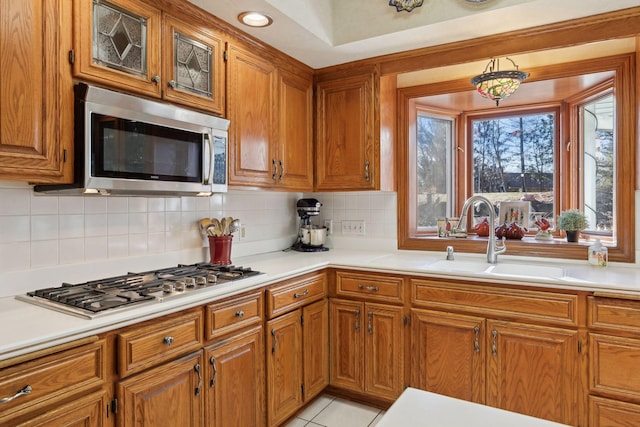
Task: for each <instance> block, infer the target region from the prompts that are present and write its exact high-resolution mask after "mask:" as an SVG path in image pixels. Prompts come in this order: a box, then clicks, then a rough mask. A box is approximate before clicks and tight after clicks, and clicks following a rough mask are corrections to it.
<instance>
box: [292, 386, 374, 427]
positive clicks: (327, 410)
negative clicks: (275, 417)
mask: <svg viewBox="0 0 640 427" xmlns="http://www.w3.org/2000/svg"><path fill="white" fill-rule="evenodd" d="M382 415H384V411H382V410H380V409H377V408H372V407H371V406H367V405H363V404H361V403H355V402H351V401H349V400H345V399H341V398H339V397H335V396H331V395H329V394H322V395H320V396H319V397H317V398H316V399H315V400H314V401H313V402H311V404H309V406H307V407H306V408H304V409H303V410H302V411H300V412H299V413H298V414H296V417H295V418H293V419H292V420H291V421H289V422H288V423H287V424H285V425H284V426H283V427H303V426H308V427H373V426H375V425H376V424H377V423H378V420H380V418H381V417H382Z"/></svg>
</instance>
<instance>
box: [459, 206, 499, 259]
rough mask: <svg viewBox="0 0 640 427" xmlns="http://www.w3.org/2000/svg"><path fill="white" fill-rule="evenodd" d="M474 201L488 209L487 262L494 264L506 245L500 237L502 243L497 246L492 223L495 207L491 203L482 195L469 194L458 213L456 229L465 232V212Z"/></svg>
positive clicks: (493, 221) (494, 216) (494, 217)
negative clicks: (458, 219)
mask: <svg viewBox="0 0 640 427" xmlns="http://www.w3.org/2000/svg"><path fill="white" fill-rule="evenodd" d="M476 203H484V204H485V205H486V206H487V208H488V209H489V242H488V243H487V262H488V263H489V264H495V263H497V262H498V255H500V254H503V253H505V252H506V251H507V245H506V244H505V243H504V237H503V238H502V245H500V246H498V243H497V242H496V232H495V230H494V226H495V225H494V223H495V219H496V212H495V208H494V207H493V203H491V202H490V201H489V199H487V198H486V197H484V196H477V195H476V196H471V197H469V198H468V199H467V200H466V201H465V202H464V206H462V212H461V213H460V221H459V222H458V229H459V230H461V231H465V232H466V228H467V212H468V211H469V209H470V208H471V207H472V206H474V205H475V204H476Z"/></svg>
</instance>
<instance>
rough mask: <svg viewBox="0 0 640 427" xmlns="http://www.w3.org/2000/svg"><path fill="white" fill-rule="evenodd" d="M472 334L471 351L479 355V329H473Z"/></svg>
mask: <svg viewBox="0 0 640 427" xmlns="http://www.w3.org/2000/svg"><path fill="white" fill-rule="evenodd" d="M473 334H474V335H475V338H474V340H473V349H474V351H475V352H476V353H480V328H479V327H478V326H476V327H475V328H473Z"/></svg>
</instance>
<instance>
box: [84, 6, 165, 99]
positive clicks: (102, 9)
mask: <svg viewBox="0 0 640 427" xmlns="http://www.w3.org/2000/svg"><path fill="white" fill-rule="evenodd" d="M161 19H162V13H161V11H160V10H159V9H156V8H154V7H153V6H151V5H150V4H149V3H148V2H144V1H141V0H109V1H104V0H97V1H96V0H75V1H74V52H75V56H76V58H75V60H74V64H73V72H74V75H75V76H76V77H80V78H83V79H87V80H92V81H98V82H100V83H101V84H109V85H112V86H116V87H117V88H123V89H126V90H130V91H133V92H137V93H141V94H145V95H148V96H154V97H158V98H159V97H160V96H161V94H162V88H161V77H162V76H161V72H162V70H161V65H160V40H161V34H160V26H161Z"/></svg>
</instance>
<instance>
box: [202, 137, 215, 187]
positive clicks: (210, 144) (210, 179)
mask: <svg viewBox="0 0 640 427" xmlns="http://www.w3.org/2000/svg"><path fill="white" fill-rule="evenodd" d="M204 138H205V139H206V140H207V146H208V147H209V155H208V156H207V157H206V158H208V159H209V172H207V176H206V178H205V180H204V183H205V184H206V185H209V184H212V183H213V163H214V161H213V160H214V159H213V137H212V136H211V133H209V132H207V133H205V134H204Z"/></svg>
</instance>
